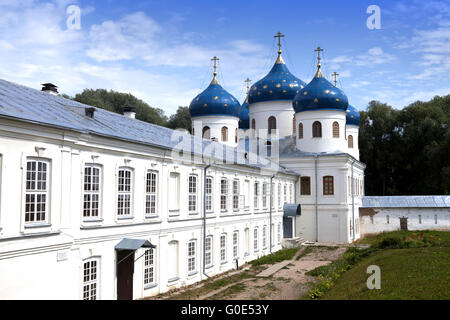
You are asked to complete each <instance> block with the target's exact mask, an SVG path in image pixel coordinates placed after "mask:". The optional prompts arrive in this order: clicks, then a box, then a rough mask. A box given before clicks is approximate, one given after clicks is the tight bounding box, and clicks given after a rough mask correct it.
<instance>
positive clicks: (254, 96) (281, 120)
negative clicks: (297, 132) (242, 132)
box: [248, 32, 306, 137]
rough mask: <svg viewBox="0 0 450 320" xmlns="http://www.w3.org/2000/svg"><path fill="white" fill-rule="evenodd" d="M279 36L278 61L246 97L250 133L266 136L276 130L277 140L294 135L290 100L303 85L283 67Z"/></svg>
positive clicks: (279, 36) (278, 34)
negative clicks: (259, 133) (252, 131)
mask: <svg viewBox="0 0 450 320" xmlns="http://www.w3.org/2000/svg"><path fill="white" fill-rule="evenodd" d="M282 37H284V35H282V34H281V33H280V32H278V33H277V35H276V36H275V38H278V57H277V60H276V61H275V64H274V66H273V67H272V69H271V70H270V72H269V73H268V74H267V75H266V76H265V77H264V78H262V79H261V80H259V81H257V82H256V83H255V84H254V85H253V86H252V87H251V88H250V92H249V94H248V109H249V116H250V128H251V129H256V130H260V129H266V130H268V134H270V133H271V132H272V130H273V129H278V132H279V135H280V137H285V136H291V135H292V134H293V129H294V128H293V117H294V111H293V110H292V99H293V98H294V97H295V95H296V94H297V93H298V92H299V90H300V89H301V88H303V87H304V86H305V85H306V84H305V83H304V82H303V81H302V80H300V79H298V78H297V77H295V76H294V75H293V74H292V73H291V72H290V71H289V70H288V68H287V67H286V64H285V62H284V60H283V57H282V55H281V53H282V51H281V38H282Z"/></svg>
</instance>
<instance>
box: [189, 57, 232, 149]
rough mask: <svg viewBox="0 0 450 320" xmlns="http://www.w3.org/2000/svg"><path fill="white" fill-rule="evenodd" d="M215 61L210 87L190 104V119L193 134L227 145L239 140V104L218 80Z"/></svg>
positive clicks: (215, 59)
mask: <svg viewBox="0 0 450 320" xmlns="http://www.w3.org/2000/svg"><path fill="white" fill-rule="evenodd" d="M211 60H212V61H213V62H214V72H213V79H212V80H211V83H210V84H209V86H208V87H207V88H206V89H205V90H204V91H203V92H202V93H200V94H199V95H198V96H196V97H195V98H194V99H193V100H192V102H191V104H190V105H189V112H190V114H191V118H192V134H193V135H194V136H200V137H202V138H204V139H212V140H215V141H219V142H222V143H225V144H227V145H230V146H237V144H238V141H239V136H238V134H239V132H238V131H239V130H238V126H239V114H240V112H241V105H240V103H239V101H238V100H237V99H236V98H235V97H233V96H232V95H231V94H230V93H228V92H227V91H226V90H225V89H224V88H223V87H222V86H221V85H220V84H219V81H218V80H217V69H216V67H217V61H218V60H219V58H217V57H214V58H212V59H211Z"/></svg>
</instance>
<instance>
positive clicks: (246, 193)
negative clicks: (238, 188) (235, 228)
mask: <svg viewBox="0 0 450 320" xmlns="http://www.w3.org/2000/svg"><path fill="white" fill-rule="evenodd" d="M249 207H250V181H249V180H245V181H244V208H245V209H248V208H249Z"/></svg>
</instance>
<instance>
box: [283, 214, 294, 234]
mask: <svg viewBox="0 0 450 320" xmlns="http://www.w3.org/2000/svg"><path fill="white" fill-rule="evenodd" d="M283 238H287V239H290V238H292V218H291V217H283Z"/></svg>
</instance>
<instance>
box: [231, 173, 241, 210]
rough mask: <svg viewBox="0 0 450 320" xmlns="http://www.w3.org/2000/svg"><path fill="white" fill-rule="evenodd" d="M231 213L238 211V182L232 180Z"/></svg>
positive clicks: (237, 180)
mask: <svg viewBox="0 0 450 320" xmlns="http://www.w3.org/2000/svg"><path fill="white" fill-rule="evenodd" d="M232 191H233V211H239V195H240V192H239V191H240V180H239V179H233V190H232Z"/></svg>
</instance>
